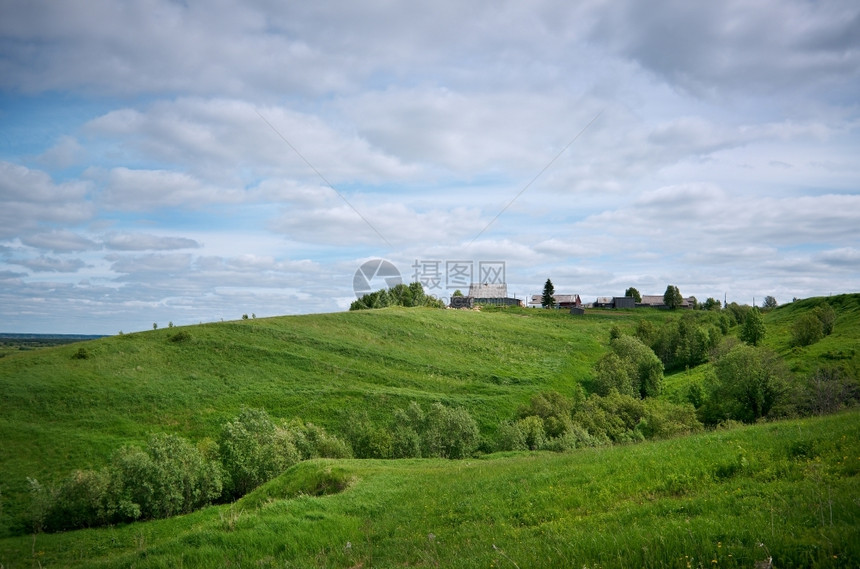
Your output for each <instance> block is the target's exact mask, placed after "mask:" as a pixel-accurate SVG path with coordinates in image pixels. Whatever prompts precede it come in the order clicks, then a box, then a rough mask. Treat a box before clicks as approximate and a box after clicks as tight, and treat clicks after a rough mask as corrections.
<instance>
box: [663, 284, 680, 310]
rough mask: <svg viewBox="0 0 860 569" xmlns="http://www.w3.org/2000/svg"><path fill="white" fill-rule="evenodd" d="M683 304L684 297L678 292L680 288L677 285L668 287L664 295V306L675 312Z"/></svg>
mask: <svg viewBox="0 0 860 569" xmlns="http://www.w3.org/2000/svg"><path fill="white" fill-rule="evenodd" d="M682 302H684V297H682V296H681V291H679V290H678V287H676V286H675V285H669V286H667V287H666V292H664V293H663V304H665V305H666V306H667V307H668V308H669V309H670V310H675V309H676V308H678V307H680V306H681V303H682Z"/></svg>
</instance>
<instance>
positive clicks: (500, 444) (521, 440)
mask: <svg viewBox="0 0 860 569" xmlns="http://www.w3.org/2000/svg"><path fill="white" fill-rule="evenodd" d="M496 449H497V450H501V451H505V450H528V449H529V446H528V443H527V442H526V434H525V433H524V432H523V430H522V429H521V428H520V425H519V424H518V422H516V421H504V422H503V423H502V424H501V425H499V428H498V430H497V431H496Z"/></svg>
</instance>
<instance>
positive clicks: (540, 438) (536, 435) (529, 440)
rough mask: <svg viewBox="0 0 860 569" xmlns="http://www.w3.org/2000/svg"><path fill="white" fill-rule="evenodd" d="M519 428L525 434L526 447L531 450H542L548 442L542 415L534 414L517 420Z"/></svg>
mask: <svg viewBox="0 0 860 569" xmlns="http://www.w3.org/2000/svg"><path fill="white" fill-rule="evenodd" d="M517 428H518V429H519V430H520V432H521V433H522V434H523V439H524V441H525V444H526V448H528V449H529V450H540V449H542V448H543V447H544V445H545V444H546V439H547V438H546V432H545V431H544V428H543V421H542V420H541V418H540V417H537V416H535V415H532V416H530V417H526V418H525V419H520V420H519V421H517Z"/></svg>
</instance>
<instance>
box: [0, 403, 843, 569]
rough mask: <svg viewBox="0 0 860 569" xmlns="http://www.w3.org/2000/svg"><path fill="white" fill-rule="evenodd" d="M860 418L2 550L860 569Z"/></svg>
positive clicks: (390, 484) (34, 555)
mask: <svg viewBox="0 0 860 569" xmlns="http://www.w3.org/2000/svg"><path fill="white" fill-rule="evenodd" d="M858 482H860V415H858V413H857V412H853V413H847V414H841V415H835V416H830V417H824V418H818V419H805V420H796V421H790V422H782V423H774V424H767V425H759V426H753V427H746V428H742V429H735V430H730V431H717V432H713V433H707V434H702V435H695V436H692V437H686V438H681V439H673V440H668V441H660V442H649V443H642V444H638V445H628V446H619V447H608V448H603V449H582V450H577V451H574V452H571V453H566V454H549V453H516V454H504V455H491V456H489V457H486V458H484V459H479V460H463V461H442V460H396V461H374V460H361V461H360V460H339V461H332V460H314V461H308V462H303V463H300V464H298V465H296V466H294V467H293V468H291V469H290V470H289V471H287V472H286V473H285V474H283V475H282V476H280V477H279V478H277V479H276V480H273V481H272V482H270V483H268V484H266V485H264V486H262V487H261V488H259V489H257V490H256V491H255V492H253V493H251V494H249V495H247V496H245V497H244V498H243V499H241V500H240V501H238V502H237V503H234V504H231V505H222V506H212V507H209V508H206V509H204V510H201V511H198V512H196V513H194V514H190V515H186V516H180V517H177V518H172V519H168V520H160V521H154V522H146V523H136V524H129V525H125V526H118V527H113V528H106V529H98V530H81V531H75V532H68V533H65V534H48V535H44V534H42V535H38V536H36V537H35V538H34V537H31V536H22V537H17V538H7V539H4V540H0V563H2V564H3V567H4V568H6V569H18V568H21V567H69V568H75V567H81V568H83V567H102V568H110V567H117V568H119V567H136V568H139V569H142V568H155V567H200V568H210V567H301V568H307V567H344V568H346V567H511V568H514V567H604V568H608V567H682V568H683V567H746V568H749V567H754V566H756V563H758V562H762V561H764V560H765V559H767V558H768V557H773V566H774V567H812V566H814V567H857V566H860V503H858V498H860V496H859V495H858V491H857V488H858V486H860V485H858Z"/></svg>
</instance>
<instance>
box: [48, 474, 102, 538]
mask: <svg viewBox="0 0 860 569" xmlns="http://www.w3.org/2000/svg"><path fill="white" fill-rule="evenodd" d="M109 483H110V471H109V470H108V469H104V470H101V471H94V470H76V471H75V472H73V473H72V474H71V475H70V476H69V477H68V478H66V479H65V480H64V481H63V483H62V484H61V486H60V488H59V490H58V491H57V492H56V496H55V500H54V502H53V504H52V506H51V508H50V511H49V513H48V516H47V519H46V522H47V523H46V524H45V525H46V529H48V530H49V531H65V530H71V529H78V528H86V527H96V526H100V525H104V524H106V523H107V522H108V509H109V505H108V492H107V490H108V485H109Z"/></svg>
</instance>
